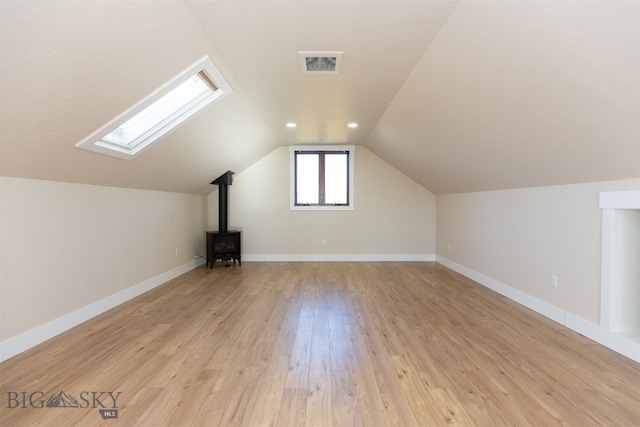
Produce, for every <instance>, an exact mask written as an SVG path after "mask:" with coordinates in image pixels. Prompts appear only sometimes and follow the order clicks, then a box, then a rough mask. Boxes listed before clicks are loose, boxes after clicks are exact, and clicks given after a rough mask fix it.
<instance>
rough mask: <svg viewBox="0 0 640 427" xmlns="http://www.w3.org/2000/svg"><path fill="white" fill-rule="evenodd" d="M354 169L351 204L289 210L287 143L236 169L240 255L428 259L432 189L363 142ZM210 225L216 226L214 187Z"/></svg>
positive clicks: (233, 206)
mask: <svg viewBox="0 0 640 427" xmlns="http://www.w3.org/2000/svg"><path fill="white" fill-rule="evenodd" d="M354 169H355V171H354V179H355V181H354V184H355V189H354V193H355V194H354V206H355V209H354V210H352V211H292V210H290V209H289V148H288V147H285V146H283V147H279V148H277V149H276V150H274V151H273V152H271V153H270V154H269V155H267V156H265V157H264V158H263V159H261V160H260V161H258V162H257V163H255V164H254V165H252V166H251V167H250V168H248V169H246V170H245V171H243V172H242V173H238V174H236V175H235V176H234V182H233V185H232V186H231V187H229V205H230V210H229V228H230V229H234V228H235V229H242V230H243V239H242V240H243V242H242V244H243V248H242V252H243V259H249V260H250V259H254V260H263V259H264V260H267V259H269V260H273V259H298V260H300V259H302V260H304V259H321V260H324V259H332V260H333V259H338V260H341V259H406V260H412V259H433V258H434V255H435V227H436V224H435V212H436V206H435V202H436V197H435V195H434V194H433V193H431V192H429V191H428V190H426V189H425V188H424V187H422V186H420V185H419V184H417V183H416V182H415V181H413V180H411V179H410V178H408V177H407V176H406V175H404V174H402V173H401V172H399V171H398V170H397V169H395V168H393V167H392V166H390V165H389V164H388V163H386V162H384V161H383V160H382V159H380V158H379V157H377V156H376V155H374V154H373V153H372V152H370V151H369V150H367V149H366V148H364V147H361V146H357V147H356V150H355V166H354ZM208 225H209V228H210V229H217V226H218V191H217V190H216V191H214V192H213V193H212V194H210V195H209V197H208ZM322 239H326V241H327V245H326V246H323V245H322V243H321V242H322Z"/></svg>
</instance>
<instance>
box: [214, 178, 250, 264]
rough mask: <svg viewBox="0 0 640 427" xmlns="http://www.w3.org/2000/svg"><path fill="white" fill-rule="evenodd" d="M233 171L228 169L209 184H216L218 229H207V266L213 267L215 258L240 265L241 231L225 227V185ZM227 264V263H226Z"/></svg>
mask: <svg viewBox="0 0 640 427" xmlns="http://www.w3.org/2000/svg"><path fill="white" fill-rule="evenodd" d="M233 175H234V173H233V172H231V171H228V172H227V173H225V174H223V175H221V176H220V177H218V178H217V179H216V180H214V181H213V182H212V183H211V184H215V185H217V186H218V231H207V232H206V233H207V266H208V267H209V268H213V265H214V264H215V262H216V260H217V259H219V260H222V261H233V263H234V264H235V262H236V261H238V265H242V261H241V240H242V239H241V237H242V236H241V232H240V231H238V230H229V229H228V228H227V227H228V226H227V216H228V200H227V199H228V193H227V187H228V186H229V185H231V184H232V183H233ZM227 265H228V264H227Z"/></svg>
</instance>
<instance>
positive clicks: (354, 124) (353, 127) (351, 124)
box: [347, 122, 358, 129]
mask: <svg viewBox="0 0 640 427" xmlns="http://www.w3.org/2000/svg"><path fill="white" fill-rule="evenodd" d="M347 127H348V128H351V129H355V128H357V127H358V124H357V123H353V122H352V123H349V124H348V125H347Z"/></svg>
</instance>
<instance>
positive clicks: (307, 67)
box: [298, 51, 344, 74]
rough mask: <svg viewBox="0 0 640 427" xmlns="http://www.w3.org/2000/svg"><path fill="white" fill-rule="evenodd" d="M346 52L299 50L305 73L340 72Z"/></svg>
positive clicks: (301, 65) (301, 64) (299, 57)
mask: <svg viewBox="0 0 640 427" xmlns="http://www.w3.org/2000/svg"><path fill="white" fill-rule="evenodd" d="M343 54H344V52H312V51H304V52H298V59H299V62H300V68H301V71H302V73H303V74H340V71H341V69H342V55H343Z"/></svg>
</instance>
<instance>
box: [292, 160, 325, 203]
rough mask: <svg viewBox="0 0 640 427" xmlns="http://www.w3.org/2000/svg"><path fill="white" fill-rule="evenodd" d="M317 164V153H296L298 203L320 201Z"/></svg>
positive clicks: (318, 163) (318, 167)
mask: <svg viewBox="0 0 640 427" xmlns="http://www.w3.org/2000/svg"><path fill="white" fill-rule="evenodd" d="M319 165H320V162H319V155H318V154H311V153H308V154H307V153H305V154H302V153H298V154H296V202H297V203H298V204H318V203H320V199H319V197H320V196H319V193H318V183H319V180H320V174H319V171H320V166H319Z"/></svg>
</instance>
